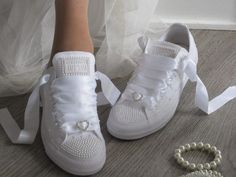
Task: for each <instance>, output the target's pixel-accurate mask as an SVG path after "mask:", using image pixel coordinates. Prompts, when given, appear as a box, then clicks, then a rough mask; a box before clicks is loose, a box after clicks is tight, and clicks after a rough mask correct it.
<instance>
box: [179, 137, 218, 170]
mask: <svg viewBox="0 0 236 177" xmlns="http://www.w3.org/2000/svg"><path fill="white" fill-rule="evenodd" d="M192 150H202V151H206V152H209V153H212V154H214V156H215V158H214V160H213V161H212V162H210V163H205V164H201V163H199V164H195V163H190V162H189V161H187V160H184V158H183V157H182V155H181V154H182V153H184V152H188V151H192ZM175 159H176V160H177V162H178V164H180V165H181V166H183V167H184V168H187V169H189V170H192V171H195V170H211V169H215V168H216V167H217V166H218V165H219V164H220V163H221V160H222V155H221V151H220V150H218V149H217V148H216V147H215V146H211V145H210V144H204V143H202V142H199V143H195V142H193V143H191V144H186V145H184V146H180V147H179V148H178V149H176V150H175Z"/></svg>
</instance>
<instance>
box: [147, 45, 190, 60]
mask: <svg viewBox="0 0 236 177" xmlns="http://www.w3.org/2000/svg"><path fill="white" fill-rule="evenodd" d="M181 50H182V51H183V50H185V51H186V49H184V48H182V47H181V46H179V45H176V44H173V43H170V42H166V41H150V42H149V43H148V44H147V47H146V53H148V54H150V55H161V56H165V57H169V58H176V56H177V55H178V53H179V52H180V51H181ZM186 52H187V51H186Z"/></svg>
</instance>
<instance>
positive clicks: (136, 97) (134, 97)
mask: <svg viewBox="0 0 236 177" xmlns="http://www.w3.org/2000/svg"><path fill="white" fill-rule="evenodd" d="M142 98H143V95H142V94H140V93H137V92H134V93H133V99H134V100H135V101H139V100H141V99H142Z"/></svg>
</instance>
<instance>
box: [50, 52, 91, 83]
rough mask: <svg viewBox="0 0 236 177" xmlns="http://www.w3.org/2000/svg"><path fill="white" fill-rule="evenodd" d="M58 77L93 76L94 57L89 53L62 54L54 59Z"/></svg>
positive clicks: (58, 54)
mask: <svg viewBox="0 0 236 177" xmlns="http://www.w3.org/2000/svg"><path fill="white" fill-rule="evenodd" d="M53 66H54V68H55V74H56V77H57V78H59V77H64V76H92V75H93V74H94V72H95V59H94V55H93V54H91V53H88V52H61V53H57V54H56V55H55V56H54V58H53Z"/></svg>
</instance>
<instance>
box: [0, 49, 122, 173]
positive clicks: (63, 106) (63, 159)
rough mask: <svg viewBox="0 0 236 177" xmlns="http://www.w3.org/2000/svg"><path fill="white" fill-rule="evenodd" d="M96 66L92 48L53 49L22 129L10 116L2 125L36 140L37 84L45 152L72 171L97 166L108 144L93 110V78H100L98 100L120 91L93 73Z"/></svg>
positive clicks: (19, 137)
mask: <svg viewBox="0 0 236 177" xmlns="http://www.w3.org/2000/svg"><path fill="white" fill-rule="evenodd" d="M94 68H95V59H94V56H93V55H92V54H90V53H86V52H63V53H58V54H56V55H55V57H54V59H53V67H51V68H50V69H49V70H48V72H47V73H46V74H44V76H43V77H42V79H41V81H40V83H39V85H38V86H37V87H36V88H35V90H34V91H33V93H32V95H31V96H30V98H29V102H28V105H27V108H26V113H25V128H24V129H23V130H20V129H19V127H17V124H15V123H14V122H13V121H12V119H11V118H9V120H5V122H4V125H5V126H4V125H3V127H5V130H6V132H7V134H8V136H9V137H10V139H11V140H12V141H13V142H14V143H25V144H29V143H32V142H33V141H34V138H35V135H36V133H37V129H38V124H39V115H38V113H39V111H38V110H39V96H38V95H39V88H40V85H41V89H40V94H41V100H42V107H43V116H42V124H41V135H42V140H43V144H44V147H45V150H46V153H47V155H48V156H49V157H50V159H51V160H52V161H53V162H55V163H56V164H57V165H58V166H59V167H61V168H62V169H64V170H65V171H67V172H69V173H71V174H75V175H91V174H94V173H96V172H98V171H99V170H101V168H102V167H103V165H104V163H105V159H106V148H105V141H104V138H103V136H102V134H101V130H100V125H99V119H98V115H97V94H96V93H95V88H96V86H97V84H96V80H98V79H99V80H101V85H102V88H103V92H104V95H102V94H99V95H98V99H99V100H101V101H103V103H101V104H104V103H107V101H110V103H111V104H114V103H115V102H116V100H117V98H118V96H119V94H120V93H119V91H118V90H117V89H116V88H115V87H114V85H113V84H112V83H111V81H110V80H109V79H108V77H106V76H105V75H103V74H102V73H100V72H95V71H94ZM103 96H105V98H106V99H104V97H103ZM99 100H98V101H99ZM9 125H10V126H9ZM14 126H15V127H14Z"/></svg>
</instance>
